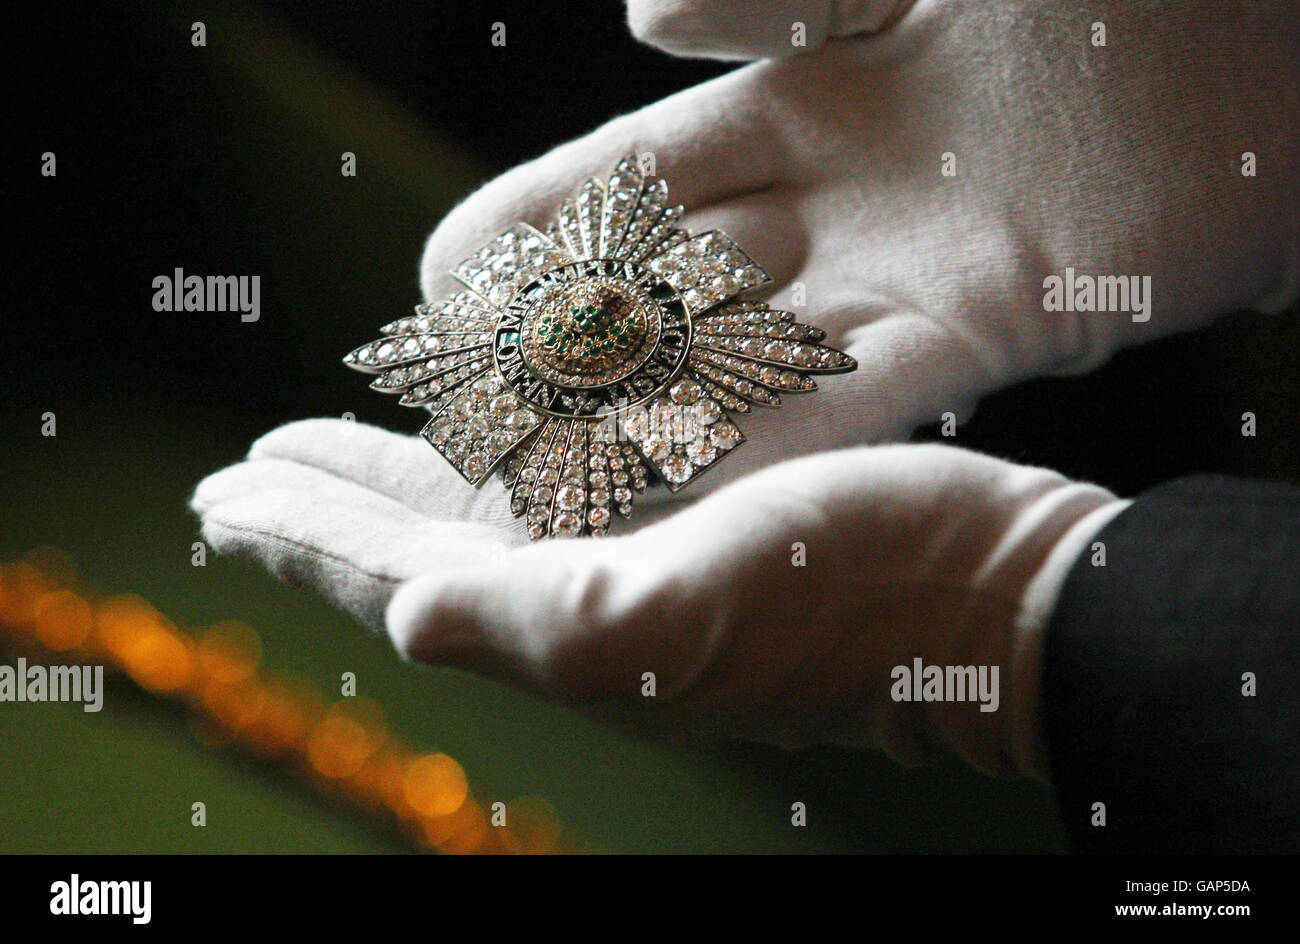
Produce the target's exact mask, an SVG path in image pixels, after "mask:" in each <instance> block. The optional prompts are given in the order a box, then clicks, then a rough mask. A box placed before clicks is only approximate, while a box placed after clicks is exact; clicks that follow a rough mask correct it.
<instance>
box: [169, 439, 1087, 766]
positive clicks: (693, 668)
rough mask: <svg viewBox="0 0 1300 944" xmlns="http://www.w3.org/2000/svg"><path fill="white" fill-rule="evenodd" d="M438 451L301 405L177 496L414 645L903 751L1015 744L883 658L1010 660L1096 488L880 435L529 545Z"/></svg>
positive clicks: (999, 728)
mask: <svg viewBox="0 0 1300 944" xmlns="http://www.w3.org/2000/svg"><path fill="white" fill-rule="evenodd" d="M442 466H443V464H442V463H441V461H440V460H439V459H438V458H437V457H436V456H435V455H433V454H432V452H431V451H430V450H429V449H428V447H427V445H425V444H424V443H423V442H421V441H419V440H416V439H414V438H409V437H401V436H396V435H393V434H391V433H386V432H383V431H381V430H378V429H375V428H373V427H368V426H363V425H360V424H356V423H350V422H347V421H341V420H310V421H306V422H302V423H294V424H290V425H289V426H286V427H282V428H281V429H279V430H276V431H275V432H273V433H271V434H269V435H267V436H266V437H263V439H261V440H259V441H258V443H256V444H255V445H254V447H253V450H252V452H251V454H250V458H249V459H248V461H246V462H244V463H242V464H240V465H236V466H233V467H231V468H229V469H226V470H223V471H222V472H219V473H217V474H216V475H213V476H211V477H210V478H208V479H207V480H205V481H204V482H203V483H202V484H201V485H200V486H199V489H198V491H197V493H196V495H195V498H194V506H195V508H196V510H197V511H198V512H199V513H200V514H201V515H202V517H203V532H204V536H205V537H206V538H207V539H208V540H209V541H210V542H211V543H212V545H213V546H214V547H215V548H216V549H217V550H218V551H221V552H224V553H230V554H235V555H238V556H243V557H251V558H253V559H256V560H258V561H260V562H261V563H263V564H264V565H265V566H267V567H268V569H270V570H271V571H272V572H273V573H276V574H277V575H279V576H280V577H282V578H284V579H286V580H288V581H290V582H292V583H297V584H307V585H310V586H313V587H315V588H316V589H317V590H319V591H321V592H322V593H324V594H325V595H327V596H329V597H330V598H332V599H333V600H335V601H336V602H337V603H338V604H340V605H341V606H343V607H344V608H346V609H348V610H349V611H350V612H352V613H353V614H355V615H356V616H357V617H358V618H360V619H362V620H363V621H366V622H368V623H369V624H371V625H379V624H381V623H382V622H383V621H384V617H385V609H387V625H388V630H389V633H390V635H391V636H392V637H393V639H394V642H395V643H396V644H397V645H398V647H399V648H400V649H401V650H403V651H404V652H406V653H407V654H408V655H409V656H410V657H412V658H415V659H417V660H420V661H426V662H433V663H437V664H448V665H459V666H462V667H466V668H470V669H473V670H475V671H479V672H483V673H486V674H489V675H494V676H497V677H500V678H504V679H507V680H509V681H512V682H514V683H516V684H521V685H524V686H526V687H531V688H533V689H536V690H539V691H541V692H544V693H546V694H549V695H551V696H554V697H559V698H562V699H565V700H569V701H572V702H575V703H577V704H579V705H581V706H582V707H584V708H586V709H587V710H589V711H591V712H593V713H595V714H597V715H600V716H603V717H613V718H621V719H624V720H632V721H635V722H636V723H637V724H638V725H640V726H642V727H652V728H659V729H662V730H666V731H671V732H675V733H676V734H678V735H683V736H703V737H713V736H720V735H729V736H746V737H753V738H758V739H762V740H766V741H771V742H775V743H781V744H806V743H814V742H835V743H844V744H858V745H860V744H867V743H876V744H879V745H881V746H883V747H885V748H886V749H887V750H889V751H890V752H891V753H893V754H894V755H895V756H897V757H899V758H901V759H905V760H917V759H920V758H922V757H925V756H927V755H928V753H930V752H931V751H932V750H933V748H934V747H936V746H937V745H938V744H942V743H945V742H946V743H948V744H949V745H950V746H953V747H955V748H956V749H958V750H959V751H961V752H962V753H963V754H965V755H966V756H968V757H969V758H971V759H972V760H973V761H974V762H976V763H979V764H980V765H982V766H984V767H987V768H989V769H1006V768H1007V766H1008V764H1009V760H1008V758H1009V757H1010V755H1011V748H1010V738H1011V735H1010V725H1011V722H1010V721H1007V720H1006V719H1008V718H1010V717H1011V716H1012V715H1013V714H1014V713H1013V712H1009V711H1005V710H1004V711H1003V712H1002V713H1001V714H1000V715H996V714H995V715H982V714H981V713H979V712H976V711H974V710H973V709H971V708H970V706H966V705H963V706H943V707H942V708H941V709H940V710H938V711H934V708H933V706H928V707H926V708H923V709H917V708H916V707H915V706H911V705H903V706H899V705H898V704H896V703H893V702H891V700H890V698H889V682H890V679H889V674H890V671H891V669H892V667H894V666H896V665H900V664H910V662H911V660H912V659H913V658H917V657H920V658H923V659H924V660H925V661H926V662H927V663H938V664H944V663H952V664H984V665H1001V666H1006V667H1007V672H1008V674H1011V671H1012V670H1011V666H1012V664H1013V663H1014V662H1015V661H1016V660H1017V659H1018V656H1017V655H1016V652H1015V650H1016V648H1017V646H1018V643H1017V641H1016V640H1017V638H1018V636H1017V630H1018V625H1019V624H1018V621H1020V620H1021V612H1020V611H1021V600H1022V597H1023V596H1024V591H1025V587H1026V586H1027V585H1028V583H1029V582H1030V580H1031V579H1032V578H1033V577H1034V575H1035V574H1036V573H1037V572H1038V571H1039V570H1040V569H1041V568H1042V565H1043V563H1044V560H1045V559H1046V557H1047V555H1048V553H1049V551H1050V549H1051V548H1052V547H1053V546H1054V545H1055V544H1056V543H1057V542H1058V541H1059V540H1060V538H1061V536H1062V535H1063V534H1064V533H1065V532H1066V531H1067V530H1068V529H1069V528H1070V527H1072V526H1073V525H1074V524H1075V523H1076V522H1077V521H1078V520H1079V519H1080V518H1081V517H1083V516H1085V515H1087V514H1089V513H1090V512H1092V511H1094V510H1096V509H1098V508H1100V507H1104V506H1107V505H1109V504H1110V503H1111V501H1112V496H1110V495H1109V493H1106V492H1105V491H1104V490H1101V489H1097V488H1094V487H1091V486H1080V485H1075V484H1072V483H1069V482H1067V481H1066V480H1064V479H1063V478H1061V477H1060V476H1059V475H1056V474H1055V473H1051V472H1046V471H1043V470H1038V469H1026V468H1021V467H1017V466H1012V465H1009V464H1007V463H1004V462H1001V461H999V460H995V459H990V458H987V457H982V456H978V455H976V454H973V453H968V452H964V451H961V450H957V449H951V448H946V447H938V446H894V447H876V448H868V449H859V450H853V451H847V452H837V453H827V454H824V455H820V456H813V457H809V458H806V459H802V460H797V461H794V462H789V463H785V464H782V465H779V466H776V467H773V468H771V469H767V470H764V471H763V472H760V473H756V474H755V475H753V476H750V477H748V478H746V479H745V480H744V481H742V482H739V483H736V484H735V485H733V486H732V487H730V488H727V489H724V490H722V491H720V492H718V493H716V494H713V495H711V496H709V497H707V498H705V499H703V500H701V501H698V502H677V501H676V500H674V501H673V502H671V503H667V502H664V503H660V504H659V505H658V506H655V505H651V506H650V507H648V508H646V509H644V511H645V512H646V513H645V514H643V515H642V516H641V520H640V528H639V530H635V531H631V532H630V533H626V534H624V535H623V536H620V537H608V538H604V539H600V540H590V539H589V540H551V541H546V542H543V543H542V544H540V545H536V546H529V547H526V546H524V545H525V544H526V538H525V536H524V532H523V528H522V526H521V525H520V524H519V522H518V521H515V520H513V519H511V518H510V516H509V512H508V510H507V509H506V508H504V507H503V505H502V503H501V501H500V500H499V498H497V497H495V496H493V497H485V496H487V495H488V494H489V493H484V492H475V491H473V490H472V489H470V488H469V487H468V486H466V485H465V484H464V483H463V482H459V481H451V478H452V477H453V476H454V475H455V473H453V472H451V471H450V469H447V470H446V471H444V472H433V471H432V470H435V469H439V468H441V467H442ZM439 476H442V477H445V478H446V479H447V481H445V482H438V484H439V485H440V486H443V487H438V488H426V487H422V485H421V483H423V482H428V481H430V480H431V479H432V481H435V482H437V481H438V478H439ZM656 519H657V520H656ZM1025 520H1032V521H1033V527H1032V528H1024V527H1018V526H1017V523H1018V522H1023V521H1025ZM399 588H400V590H399ZM395 593H396V597H395V598H394V594H395ZM390 599H391V600H392V602H391V604H390ZM647 673H649V674H647ZM648 681H652V683H653V689H654V694H653V695H647V694H646V684H647V682H648ZM909 709H910V710H909ZM945 719H946V720H945ZM936 720H937V722H938V724H937V727H936V726H935V725H936Z"/></svg>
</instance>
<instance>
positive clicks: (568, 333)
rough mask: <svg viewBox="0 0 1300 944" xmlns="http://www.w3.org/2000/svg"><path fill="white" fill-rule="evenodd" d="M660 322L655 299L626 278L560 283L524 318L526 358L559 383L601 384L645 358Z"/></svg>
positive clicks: (587, 385)
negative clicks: (644, 293)
mask: <svg viewBox="0 0 1300 944" xmlns="http://www.w3.org/2000/svg"><path fill="white" fill-rule="evenodd" d="M661 322H662V319H661V318H660V317H659V312H658V311H657V310H656V306H655V304H654V303H653V301H652V300H651V299H649V298H647V297H642V296H641V295H640V294H639V292H638V290H637V289H636V287H635V286H634V285H632V284H630V283H628V282H627V281H625V280H623V279H612V278H601V279H593V280H591V281H588V282H577V283H566V282H558V283H556V284H555V286H554V287H553V288H552V290H551V291H549V292H544V293H542V297H541V299H540V300H539V301H537V302H535V303H534V305H533V308H532V310H531V312H530V316H529V317H528V318H526V319H525V321H524V326H523V345H524V360H525V361H527V362H528V364H529V365H530V366H531V367H532V368H533V369H534V372H535V373H537V374H538V376H542V377H546V378H547V379H550V380H553V381H555V382H557V383H562V384H569V385H571V386H575V387H596V386H600V385H602V384H606V383H609V382H611V380H613V379H615V378H617V377H618V376H621V375H622V374H623V373H625V372H626V368H628V367H632V366H635V363H639V362H640V361H641V360H644V356H645V354H646V353H648V351H649V349H650V348H652V347H653V345H654V343H655V341H656V340H657V338H656V335H657V334H658V331H659V328H660V326H661Z"/></svg>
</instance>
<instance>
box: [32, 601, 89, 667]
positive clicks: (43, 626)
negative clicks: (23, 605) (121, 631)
mask: <svg viewBox="0 0 1300 944" xmlns="http://www.w3.org/2000/svg"><path fill="white" fill-rule="evenodd" d="M33 616H34V618H35V619H34V627H35V630H36V638H37V639H39V640H40V641H41V645H43V646H45V647H46V648H47V649H53V650H54V651H55V652H66V651H68V650H69V649H76V648H77V647H78V646H80V645H82V644H83V643H84V642H85V641H86V639H87V637H89V636H90V624H91V613H90V604H89V603H87V602H86V601H85V600H83V599H82V598H81V597H79V596H77V594H75V593H73V592H72V591H71V590H54V591H51V592H50V593H46V594H43V595H42V596H41V597H40V598H39V599H37V601H36V605H35V607H34V608H33Z"/></svg>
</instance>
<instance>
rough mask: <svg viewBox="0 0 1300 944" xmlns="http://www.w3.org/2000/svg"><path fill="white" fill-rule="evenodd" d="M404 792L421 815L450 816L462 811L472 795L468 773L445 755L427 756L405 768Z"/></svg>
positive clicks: (418, 758) (409, 802)
mask: <svg viewBox="0 0 1300 944" xmlns="http://www.w3.org/2000/svg"><path fill="white" fill-rule="evenodd" d="M402 792H403V794H404V795H405V797H406V802H407V803H408V804H409V805H410V807H411V809H413V810H415V811H416V812H417V813H419V814H420V815H421V816H430V817H437V816H447V815H449V814H451V813H454V812H456V810H458V809H460V807H461V804H463V803H464V802H465V797H466V796H468V795H469V784H468V782H467V781H466V779H465V771H464V769H463V768H462V767H461V766H460V764H459V763H457V762H456V760H455V758H453V757H448V756H447V755H446V754H425V755H424V756H422V757H417V758H416V759H415V760H413V761H412V762H411V765H410V766H409V767H407V768H406V776H405V778H404V779H403V784H402Z"/></svg>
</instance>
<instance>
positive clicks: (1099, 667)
mask: <svg viewBox="0 0 1300 944" xmlns="http://www.w3.org/2000/svg"><path fill="white" fill-rule="evenodd" d="M1094 541H1100V542H1102V543H1103V544H1104V545H1105V565H1104V566H1098V565H1096V564H1095V563H1094V561H1095V560H1096V558H1097V554H1096V552H1095V551H1094V550H1092V549H1090V550H1089V551H1088V552H1087V553H1085V554H1084V556H1083V557H1082V558H1080V560H1079V561H1077V562H1076V563H1075V565H1074V567H1073V569H1072V570H1071V572H1070V575H1069V577H1068V578H1067V580H1066V583H1065V586H1064V588H1063V590H1062V594H1061V598H1060V600H1059V602H1058V604H1057V607H1056V610H1055V612H1054V614H1053V616H1052V620H1051V623H1050V625H1049V628H1048V633H1047V636H1046V640H1045V652H1044V659H1043V686H1042V716H1043V722H1044V729H1045V736H1046V740H1047V749H1048V753H1049V756H1050V759H1051V767H1052V778H1053V782H1054V783H1055V785H1056V788H1057V793H1058V797H1059V801H1060V804H1061V810H1062V814H1063V815H1064V817H1065V823H1066V827H1067V829H1068V830H1069V832H1070V835H1071V836H1072V837H1073V839H1074V843H1075V847H1076V848H1077V849H1078V850H1079V851H1084V852H1123V853H1161V852H1211V853H1217V852H1283V851H1287V852H1296V851H1300V488H1296V487H1294V486H1290V485H1282V484H1278V483H1266V482H1247V481H1241V480H1234V479H1226V478H1219V477H1208V476H1206V477H1201V476H1198V477H1195V478H1189V479H1180V480H1178V481H1176V482H1171V483H1169V484H1166V485H1162V486H1160V487H1159V488H1156V489H1154V490H1152V491H1150V492H1148V493H1146V494H1145V495H1143V496H1142V497H1141V498H1139V499H1138V500H1137V501H1136V502H1135V503H1134V504H1133V505H1132V506H1131V507H1130V508H1129V509H1127V510H1126V511H1124V512H1123V513H1121V514H1120V515H1119V516H1118V517H1117V518H1115V519H1114V520H1113V521H1112V522H1111V523H1110V524H1109V525H1107V526H1106V527H1105V528H1104V529H1103V530H1102V532H1101V533H1100V534H1099V535H1098V536H1097V537H1096V538H1095V539H1094ZM1092 547H1093V548H1095V544H1094V545H1092ZM1246 673H1252V675H1250V676H1247V675H1246ZM1252 679H1253V687H1252V681H1251V680H1252ZM1252 690H1253V692H1254V694H1248V693H1249V692H1251V691H1252ZM1096 804H1104V810H1100V808H1098V807H1096V806H1095V805H1096ZM1100 815H1104V822H1105V825H1094V823H1096V822H1098V821H1099V816H1100Z"/></svg>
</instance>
